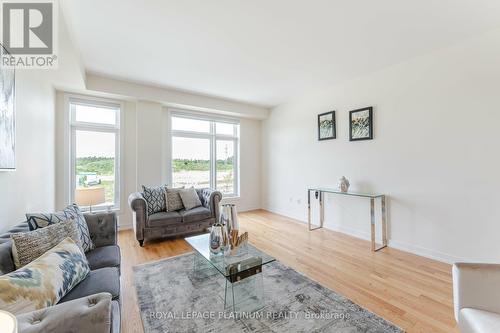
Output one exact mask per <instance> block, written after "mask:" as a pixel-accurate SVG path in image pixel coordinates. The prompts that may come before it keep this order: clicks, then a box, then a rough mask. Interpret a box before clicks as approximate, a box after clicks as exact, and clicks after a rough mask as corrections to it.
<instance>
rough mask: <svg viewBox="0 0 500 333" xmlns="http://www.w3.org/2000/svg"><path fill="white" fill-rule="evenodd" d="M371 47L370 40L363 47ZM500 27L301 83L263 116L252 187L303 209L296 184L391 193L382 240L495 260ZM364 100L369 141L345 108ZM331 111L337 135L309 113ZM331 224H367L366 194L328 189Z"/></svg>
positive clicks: (348, 228)
mask: <svg viewBox="0 0 500 333" xmlns="http://www.w3.org/2000/svg"><path fill="white" fill-rule="evenodd" d="M367 56H369V52H368V53H367ZM499 82H500V30H497V31H494V32H491V33H488V34H485V35H482V36H479V37H477V38H474V39H470V40H468V41H466V42H464V43H462V44H459V45H455V46H453V47H451V48H447V49H442V50H439V51H436V52H434V53H432V54H428V55H426V56H422V57H419V58H415V59H413V60H411V61H408V62H405V63H402V64H399V65H396V66H392V67H389V68H386V69H384V70H382V71H379V72H376V73H373V74H371V75H368V76H365V77H362V78H359V79H357V80H354V81H350V82H347V83H345V84H343V85H339V86H335V87H330V88H329V89H325V90H324V91H318V92H314V93H311V94H307V95H304V96H301V97H299V98H297V99H296V100H294V101H290V102H289V103H288V104H286V105H282V106H279V107H277V108H275V109H274V110H272V111H271V114H270V117H269V119H268V120H265V121H264V122H263V127H262V134H263V135H262V173H263V176H262V196H263V205H264V207H266V208H267V209H269V210H271V211H275V212H278V213H281V214H284V215H288V216H291V217H294V218H297V219H299V220H302V221H305V220H306V216H307V215H306V212H307V211H306V201H307V197H306V188H307V187H308V186H318V185H319V186H336V184H337V180H338V178H340V177H341V176H343V175H345V176H346V177H347V178H348V179H349V180H350V181H351V184H352V189H353V190H360V191H374V192H382V193H386V194H387V195H389V197H390V199H389V223H390V233H389V238H390V244H391V245H392V246H394V247H399V248H402V249H406V250H410V251H412V252H415V253H419V254H422V255H426V256H429V257H434V258H438V259H441V260H445V261H454V260H459V259H467V260H479V261H496V262H498V261H500V245H499V242H498V235H500V223H499V221H500V211H499V210H498V209H497V205H498V199H499V192H498V189H499V188H500V176H499V170H500V156H499V147H500V135H499V130H498V124H499V123H500V109H499V107H500V94H499ZM365 106H374V119H375V123H374V135H375V139H374V140H372V141H363V142H349V141H348V136H349V133H348V129H349V124H348V121H349V114H348V111H349V110H353V109H356V108H360V107H365ZM330 110H336V111H337V139H336V140H329V141H322V142H319V141H317V114H319V113H322V112H326V111H330ZM326 206H327V209H326V216H325V217H326V223H327V226H328V227H329V228H332V229H336V230H342V231H345V232H349V233H352V234H355V235H358V236H360V237H367V236H368V234H369V219H368V213H369V207H368V202H367V201H364V200H362V199H352V198H343V197H342V198H339V197H333V196H328V197H327V203H326Z"/></svg>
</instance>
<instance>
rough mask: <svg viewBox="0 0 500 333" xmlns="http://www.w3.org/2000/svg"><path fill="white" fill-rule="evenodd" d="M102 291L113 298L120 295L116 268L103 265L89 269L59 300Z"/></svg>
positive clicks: (68, 299) (69, 299)
mask: <svg viewBox="0 0 500 333" xmlns="http://www.w3.org/2000/svg"><path fill="white" fill-rule="evenodd" d="M103 292H106V293H110V294H111V296H113V299H114V300H115V299H118V297H119V296H120V273H119V272H118V268H116V267H105V268H99V269H96V270H94V271H90V273H89V275H87V277H86V278H85V280H83V281H82V282H80V284H79V285H77V286H76V287H75V288H74V289H73V290H71V292H69V293H68V294H67V295H66V296H64V297H63V298H62V299H61V301H60V302H61V303H62V302H67V301H71V300H72V299H77V298H80V297H86V296H90V295H93V294H98V293H103Z"/></svg>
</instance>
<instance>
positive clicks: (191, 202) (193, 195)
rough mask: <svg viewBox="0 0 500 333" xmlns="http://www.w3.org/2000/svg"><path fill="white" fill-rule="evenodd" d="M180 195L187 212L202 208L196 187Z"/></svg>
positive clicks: (181, 192)
mask: <svg viewBox="0 0 500 333" xmlns="http://www.w3.org/2000/svg"><path fill="white" fill-rule="evenodd" d="M179 195H180V197H181V199H182V204H183V205H184V208H185V209H186V210H190V209H193V208H196V207H200V206H201V201H200V197H199V196H198V192H196V190H195V189H194V187H191V188H188V189H187V190H181V191H179Z"/></svg>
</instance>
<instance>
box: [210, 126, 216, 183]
mask: <svg viewBox="0 0 500 333" xmlns="http://www.w3.org/2000/svg"><path fill="white" fill-rule="evenodd" d="M210 134H211V136H210V145H211V151H210V187H211V188H214V189H215V188H217V142H216V139H215V122H213V121H211V122H210Z"/></svg>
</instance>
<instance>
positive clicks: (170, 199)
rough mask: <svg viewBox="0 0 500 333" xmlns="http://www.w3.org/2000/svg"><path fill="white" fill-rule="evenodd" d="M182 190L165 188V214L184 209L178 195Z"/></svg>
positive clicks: (181, 188) (182, 188)
mask: <svg viewBox="0 0 500 333" xmlns="http://www.w3.org/2000/svg"><path fill="white" fill-rule="evenodd" d="M182 190H184V187H180V188H167V212H172V211H175V210H180V209H182V208H184V204H183V203H182V199H181V196H180V195H179V192H180V191H182Z"/></svg>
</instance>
